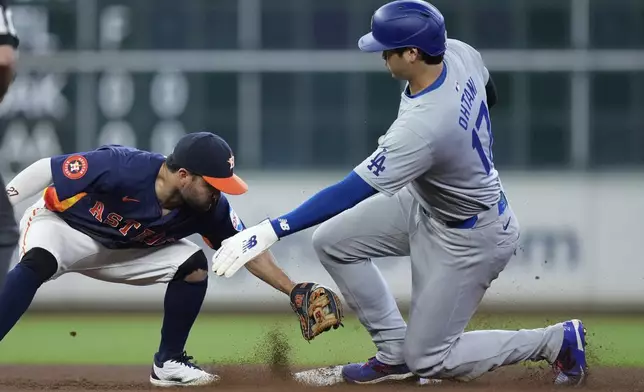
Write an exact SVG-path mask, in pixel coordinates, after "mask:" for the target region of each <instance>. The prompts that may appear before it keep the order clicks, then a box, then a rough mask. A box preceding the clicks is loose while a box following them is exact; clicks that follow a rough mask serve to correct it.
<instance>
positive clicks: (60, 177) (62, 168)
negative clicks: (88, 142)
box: [51, 147, 121, 200]
mask: <svg viewBox="0 0 644 392" xmlns="http://www.w3.org/2000/svg"><path fill="white" fill-rule="evenodd" d="M120 160H121V154H119V153H118V152H116V151H115V150H113V149H111V148H109V147H102V148H99V149H96V150H93V151H89V152H82V153H74V154H66V155H58V156H54V157H52V158H51V173H52V178H53V182H54V187H55V188H56V194H57V195H58V198H59V199H60V200H65V199H68V198H70V197H73V196H76V195H78V194H80V193H109V192H111V191H112V190H113V189H114V188H115V187H116V184H118V181H119V174H118V173H119V167H120Z"/></svg>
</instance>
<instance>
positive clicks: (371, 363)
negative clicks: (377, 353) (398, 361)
mask: <svg viewBox="0 0 644 392" xmlns="http://www.w3.org/2000/svg"><path fill="white" fill-rule="evenodd" d="M342 377H343V378H344V379H345V381H347V382H349V383H353V384H377V383H379V382H383V381H400V380H405V379H408V378H412V377H416V376H415V375H414V373H412V372H411V370H409V367H407V365H405V364H402V365H387V364H385V363H382V362H380V361H379V360H377V359H376V357H372V358H369V360H368V361H367V362H366V363H352V364H349V365H345V366H343V367H342Z"/></svg>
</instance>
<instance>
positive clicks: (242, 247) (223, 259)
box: [212, 219, 279, 278]
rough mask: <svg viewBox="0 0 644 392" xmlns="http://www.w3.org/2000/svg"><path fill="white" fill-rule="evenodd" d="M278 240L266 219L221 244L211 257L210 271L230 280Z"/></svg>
mask: <svg viewBox="0 0 644 392" xmlns="http://www.w3.org/2000/svg"><path fill="white" fill-rule="evenodd" d="M278 240H279V239H278V238H277V234H275V230H273V226H271V222H270V220H268V219H266V220H264V221H262V222H261V223H260V224H258V225H256V226H253V227H250V228H248V229H245V230H243V231H240V232H239V233H237V234H235V235H234V236H232V237H230V238H228V239H226V240H224V241H223V242H222V243H221V248H219V249H218V250H217V252H215V254H214V255H213V256H212V271H213V272H214V273H216V274H217V275H219V276H221V275H224V276H225V277H227V278H230V277H231V276H233V275H234V274H235V272H237V271H238V270H239V269H240V268H241V267H243V266H244V265H245V264H246V263H248V262H249V261H251V260H252V259H254V258H255V257H257V256H259V255H260V254H261V253H262V252H264V251H265V250H267V249H268V248H270V247H271V246H273V244H274V243H276V242H277V241H278Z"/></svg>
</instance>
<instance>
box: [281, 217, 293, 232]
mask: <svg viewBox="0 0 644 392" xmlns="http://www.w3.org/2000/svg"><path fill="white" fill-rule="evenodd" d="M278 221H279V222H280V229H282V230H284V231H289V230H291V226H289V225H288V220H286V219H278Z"/></svg>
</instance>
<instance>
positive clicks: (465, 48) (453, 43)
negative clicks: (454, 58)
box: [447, 38, 479, 54]
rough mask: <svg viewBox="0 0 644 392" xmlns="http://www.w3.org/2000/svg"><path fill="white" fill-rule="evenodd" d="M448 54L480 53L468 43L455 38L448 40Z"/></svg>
mask: <svg viewBox="0 0 644 392" xmlns="http://www.w3.org/2000/svg"><path fill="white" fill-rule="evenodd" d="M447 53H469V54H472V53H476V54H478V53H479V51H478V50H477V49H476V48H475V47H474V46H472V45H470V44H468V43H467V42H463V41H460V40H457V39H454V38H448V39H447Z"/></svg>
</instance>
